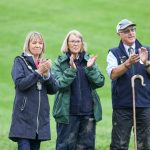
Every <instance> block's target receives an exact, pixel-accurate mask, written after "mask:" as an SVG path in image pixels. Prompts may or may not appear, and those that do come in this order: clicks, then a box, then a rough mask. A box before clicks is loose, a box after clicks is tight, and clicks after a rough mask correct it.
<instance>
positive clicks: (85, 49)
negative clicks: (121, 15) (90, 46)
mask: <svg viewBox="0 0 150 150" xmlns="http://www.w3.org/2000/svg"><path fill="white" fill-rule="evenodd" d="M72 34H73V35H75V36H77V37H79V38H80V39H81V42H82V49H81V52H83V51H87V47H86V43H85V42H84V40H83V36H82V34H81V33H80V32H79V31H77V30H71V31H70V32H68V34H67V35H66V37H65V39H64V41H63V44H62V46H61V52H63V53H66V52H68V51H69V48H68V39H69V37H70V35H72Z"/></svg>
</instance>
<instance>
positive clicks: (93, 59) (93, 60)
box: [87, 56, 97, 67]
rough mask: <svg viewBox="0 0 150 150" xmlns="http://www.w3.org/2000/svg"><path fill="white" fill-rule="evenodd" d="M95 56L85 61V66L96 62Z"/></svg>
mask: <svg viewBox="0 0 150 150" xmlns="http://www.w3.org/2000/svg"><path fill="white" fill-rule="evenodd" d="M96 58H97V56H91V57H90V58H89V60H88V62H87V67H91V66H93V64H94V63H95V62H96Z"/></svg>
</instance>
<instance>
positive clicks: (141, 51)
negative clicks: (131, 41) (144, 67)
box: [139, 47, 148, 64]
mask: <svg viewBox="0 0 150 150" xmlns="http://www.w3.org/2000/svg"><path fill="white" fill-rule="evenodd" d="M139 54H140V60H141V61H142V62H143V63H144V64H146V61H147V60H148V51H147V49H146V48H145V47H141V48H140V49H139Z"/></svg>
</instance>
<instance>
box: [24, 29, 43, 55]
mask: <svg viewBox="0 0 150 150" xmlns="http://www.w3.org/2000/svg"><path fill="white" fill-rule="evenodd" d="M33 39H40V40H42V41H43V50H42V53H41V54H40V56H39V57H40V58H42V57H43V54H44V52H45V42H44V39H43V37H42V34H41V33H39V32H35V31H33V32H29V33H28V34H27V36H26V39H25V42H24V46H23V51H24V52H26V53H29V54H31V52H30V49H29V43H30V41H31V40H33Z"/></svg>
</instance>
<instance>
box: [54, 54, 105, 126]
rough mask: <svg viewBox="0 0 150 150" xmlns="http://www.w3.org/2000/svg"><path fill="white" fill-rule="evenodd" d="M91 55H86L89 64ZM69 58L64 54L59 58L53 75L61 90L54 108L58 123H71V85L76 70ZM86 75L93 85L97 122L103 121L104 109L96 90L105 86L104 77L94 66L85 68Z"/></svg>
mask: <svg viewBox="0 0 150 150" xmlns="http://www.w3.org/2000/svg"><path fill="white" fill-rule="evenodd" d="M88 59H89V55H88V54H86V53H85V55H84V60H85V61H86V62H87V61H88ZM68 62H69V60H68V56H67V55H66V54H63V55H61V56H59V57H58V58H57V60H56V61H55V62H54V65H53V68H52V73H53V74H54V77H55V79H56V80H57V82H58V85H59V90H58V92H57V93H56V95H55V101H54V106H53V117H54V118H55V120H56V122H59V123H66V124H68V123H69V111H70V94H71V88H70V85H71V83H72V82H73V80H74V78H75V76H76V72H77V70H76V69H73V68H70V66H69V63H68ZM85 73H86V75H87V77H88V79H89V81H90V83H91V87H92V96H93V101H94V117H95V120H96V121H100V120H101V119H102V107H101V103H100V99H99V96H98V94H97V92H96V90H95V89H96V88H99V87H102V86H103V85H104V80H105V78H104V76H103V75H102V74H101V72H100V70H99V68H98V66H97V65H96V64H94V65H93V66H92V67H89V68H87V67H86V66H85Z"/></svg>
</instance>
